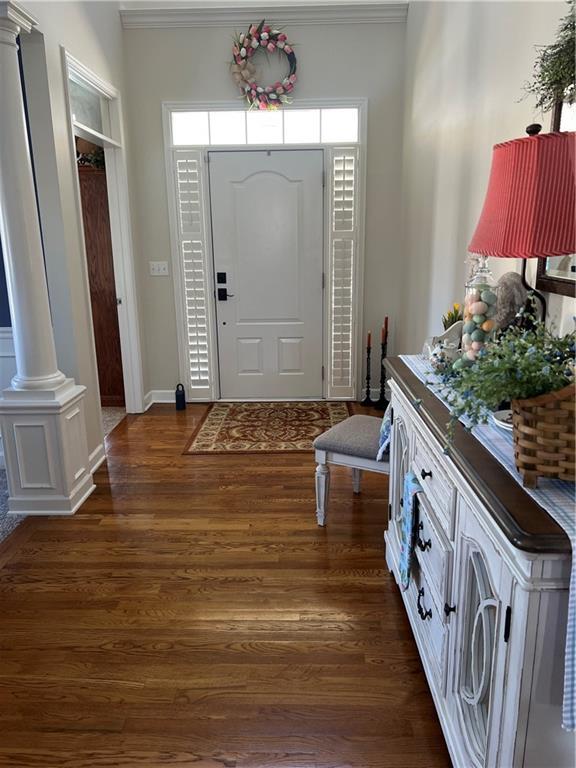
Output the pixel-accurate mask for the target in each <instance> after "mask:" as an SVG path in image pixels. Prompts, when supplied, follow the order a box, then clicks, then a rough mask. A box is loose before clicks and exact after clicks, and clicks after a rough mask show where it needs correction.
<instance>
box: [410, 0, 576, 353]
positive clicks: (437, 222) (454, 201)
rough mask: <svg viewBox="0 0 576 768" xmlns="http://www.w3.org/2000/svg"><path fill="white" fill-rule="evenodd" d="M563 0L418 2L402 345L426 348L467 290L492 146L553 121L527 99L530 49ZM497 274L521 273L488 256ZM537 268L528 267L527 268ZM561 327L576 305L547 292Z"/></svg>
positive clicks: (549, 33)
mask: <svg viewBox="0 0 576 768" xmlns="http://www.w3.org/2000/svg"><path fill="white" fill-rule="evenodd" d="M566 12H567V10H566V4H565V3H560V2H445V3H444V2H415V3H411V4H410V8H409V13H408V26H407V40H406V111H405V123H404V172H403V177H404V184H403V202H404V249H403V262H404V278H403V288H404V312H403V315H402V318H401V323H400V324H401V333H400V340H399V347H400V349H401V350H402V351H405V352H416V351H419V350H420V349H421V348H422V343H423V341H424V339H425V337H426V336H428V335H431V334H433V333H438V332H440V331H441V320H440V318H441V315H442V314H443V312H444V311H445V310H446V309H447V308H448V307H449V306H450V305H451V304H452V302H454V301H459V300H460V299H461V298H462V294H463V284H464V282H465V278H466V268H465V259H466V255H467V244H468V242H469V241H470V238H471V236H472V233H473V231H474V228H475V225H476V222H477V220H478V217H479V214H480V211H481V208H482V203H483V200H484V194H485V191H486V184H487V180H488V174H489V170H490V162H491V148H492V145H493V144H495V143H496V142H499V141H503V140H506V139H511V138H515V137H518V136H522V135H524V129H525V127H526V126H527V125H528V124H529V123H531V122H541V123H543V125H544V130H548V129H549V124H550V123H549V117H548V116H546V117H544V118H543V117H542V115H540V114H538V113H537V112H535V111H534V109H533V103H534V100H533V98H532V97H529V98H523V96H524V91H523V85H524V83H525V82H526V81H527V80H528V79H529V78H530V75H531V72H532V67H533V64H534V58H535V50H534V46H536V45H541V44H548V43H549V42H551V41H552V40H553V38H554V35H555V31H556V28H557V25H558V20H559V19H560V17H561V16H563V15H564V14H565V13H566ZM491 266H492V269H493V271H494V273H495V275H496V276H498V275H499V274H502V273H503V272H505V271H509V270H511V269H519V264H518V262H517V261H516V260H511V261H508V260H503V259H501V260H497V259H492V260H491ZM530 266H533V265H530ZM550 309H551V314H552V316H553V318H554V319H555V320H556V322H557V323H560V324H561V325H562V326H563V330H564V329H567V328H568V327H569V325H570V323H571V320H570V317H571V315H572V314H574V311H575V309H576V306H575V303H574V302H573V301H571V300H567V299H564V300H562V299H560V297H556V296H553V297H551V300H550Z"/></svg>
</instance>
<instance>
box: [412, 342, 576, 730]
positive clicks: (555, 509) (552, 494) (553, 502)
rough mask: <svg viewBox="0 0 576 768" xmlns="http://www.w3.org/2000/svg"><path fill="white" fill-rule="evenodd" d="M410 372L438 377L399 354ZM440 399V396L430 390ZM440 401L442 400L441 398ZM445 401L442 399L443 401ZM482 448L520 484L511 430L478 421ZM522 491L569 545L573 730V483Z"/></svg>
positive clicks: (567, 683)
mask: <svg viewBox="0 0 576 768" xmlns="http://www.w3.org/2000/svg"><path fill="white" fill-rule="evenodd" d="M400 359H401V360H402V362H403V363H405V364H406V365H407V366H408V368H410V370H411V371H412V373H413V374H414V375H415V376H417V377H418V378H419V379H420V381H422V382H424V383H425V384H428V383H430V382H431V383H432V384H434V382H435V381H438V379H437V377H436V376H435V374H434V372H433V371H432V369H431V367H430V365H429V363H428V361H427V360H425V359H424V358H423V357H422V356H421V355H400ZM431 391H432V392H433V393H434V394H435V395H436V396H437V397H438V398H439V399H440V400H443V398H442V397H441V396H440V395H439V393H438V392H435V391H434V389H432V390H431ZM443 402H445V401H444V400H443ZM445 404H446V403H445ZM472 434H473V435H474V437H475V438H476V439H477V440H479V441H480V442H481V443H482V445H483V446H484V448H486V450H488V451H490V453H492V455H493V456H494V457H495V458H496V459H498V461H499V462H500V464H502V466H503V467H504V468H505V469H506V470H507V471H508V472H509V473H510V475H511V477H513V478H514V480H515V481H516V482H517V483H518V484H519V485H522V478H521V476H520V474H519V473H518V471H517V470H516V466H515V464H514V443H513V438H512V433H511V432H508V431H506V430H503V429H501V428H500V427H497V426H496V425H495V424H480V425H479V426H477V427H474V429H473V430H472ZM524 490H525V491H526V493H528V494H530V496H532V498H533V499H534V500H535V501H536V502H537V503H538V504H539V505H540V506H541V507H542V508H543V509H545V510H546V512H548V514H549V515H550V517H552V518H553V519H554V520H555V521H556V522H557V523H558V525H559V526H561V528H563V529H564V531H565V532H566V534H567V536H568V538H569V539H570V544H571V545H572V572H571V576H570V593H569V599H568V626H567V629H566V654H565V660H564V701H563V707H562V727H563V728H565V729H566V730H568V731H574V730H576V514H575V509H574V483H569V482H566V481H565V480H554V479H552V478H540V479H539V481H538V488H524Z"/></svg>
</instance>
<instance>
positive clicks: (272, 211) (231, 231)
mask: <svg viewBox="0 0 576 768" xmlns="http://www.w3.org/2000/svg"><path fill="white" fill-rule="evenodd" d="M322 174H323V153H322V151H321V150H299V151H290V150H278V151H246V152H211V153H210V197H211V209H212V239H213V246H214V268H215V272H217V273H225V274H226V281H225V283H221V282H218V284H217V288H218V289H220V295H219V296H218V295H217V297H218V299H219V300H218V301H217V323H218V347H219V362H220V387H221V396H222V397H223V398H238V397H244V398H283V397H286V398H298V397H322V317H323V311H322V231H323V210H322V209H323V202H322V201H323V190H322ZM223 288H225V291H226V292H223V291H222V289H223ZM217 294H218V292H217Z"/></svg>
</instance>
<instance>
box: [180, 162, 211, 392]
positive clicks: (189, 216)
mask: <svg viewBox="0 0 576 768" xmlns="http://www.w3.org/2000/svg"><path fill="white" fill-rule="evenodd" d="M173 160H174V171H175V177H176V208H177V214H178V230H179V231H178V246H179V249H180V259H181V269H182V274H181V279H182V285H183V288H184V310H185V317H186V334H185V341H186V349H187V358H188V359H187V365H188V371H187V373H188V387H189V392H190V396H191V398H192V399H194V398H195V397H196V398H206V397H209V396H210V390H211V384H212V376H211V370H210V368H211V366H210V354H209V349H210V347H209V338H208V333H209V323H208V309H207V293H208V290H209V286H208V269H207V264H206V240H205V236H204V224H203V211H202V198H203V196H202V167H201V156H200V153H199V152H196V151H190V150H176V151H175V152H174V158H173Z"/></svg>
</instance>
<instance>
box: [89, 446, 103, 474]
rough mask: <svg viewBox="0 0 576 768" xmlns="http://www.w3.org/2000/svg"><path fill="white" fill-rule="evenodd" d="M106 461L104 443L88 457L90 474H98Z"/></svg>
mask: <svg viewBox="0 0 576 768" xmlns="http://www.w3.org/2000/svg"><path fill="white" fill-rule="evenodd" d="M105 459H106V451H105V450H104V443H100V445H99V446H97V447H96V448H95V449H94V450H93V451H92V453H91V454H90V456H89V457H88V466H89V467H90V472H96V470H97V469H98V467H99V466H100V464H102V462H103V461H104V460H105Z"/></svg>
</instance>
